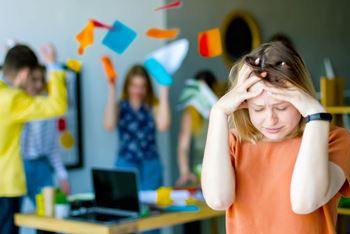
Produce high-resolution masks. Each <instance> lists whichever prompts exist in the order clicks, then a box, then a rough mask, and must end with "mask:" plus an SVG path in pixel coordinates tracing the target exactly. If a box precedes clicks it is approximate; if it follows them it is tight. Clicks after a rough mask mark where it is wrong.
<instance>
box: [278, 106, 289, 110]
mask: <svg viewBox="0 0 350 234" xmlns="http://www.w3.org/2000/svg"><path fill="white" fill-rule="evenodd" d="M287 108H288V107H287V106H285V107H276V110H278V111H285V110H287Z"/></svg>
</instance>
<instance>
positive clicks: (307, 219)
mask: <svg viewBox="0 0 350 234" xmlns="http://www.w3.org/2000/svg"><path fill="white" fill-rule="evenodd" d="M229 141H230V154H231V161H232V166H233V167H234V170H235V175H236V199H235V201H234V203H233V204H232V206H231V207H230V208H229V209H228V210H227V212H226V231H227V234H256V233H267V234H274V233H276V234H277V233H278V234H281V233H283V234H285V233H296V234H313V233H315V234H321V233H327V234H329V233H335V224H336V218H337V205H338V202H339V199H340V196H341V195H343V196H350V186H349V183H350V182H349V181H350V180H349V177H347V181H346V182H345V183H344V185H343V186H342V188H341V189H340V191H339V192H338V193H337V194H336V195H335V196H334V197H333V198H332V199H331V200H330V201H329V202H328V203H327V204H326V205H324V206H323V207H321V208H319V209H317V210H316V211H314V212H312V213H310V214H306V215H299V214H295V213H294V212H293V211H292V209H291V203H290V183H291V178H292V173H293V168H294V164H295V161H296V158H297V155H298V151H299V147H300V144H301V137H298V138H293V139H288V140H285V141H282V142H267V141H259V142H257V143H256V144H253V143H250V142H242V143H239V142H238V141H236V138H235V136H234V134H233V133H230V136H229ZM315 144H317V142H315ZM315 157H317V155H315ZM329 160H330V161H332V162H334V163H336V164H337V165H339V166H340V167H341V168H342V169H343V171H344V173H345V175H347V176H348V175H349V174H350V133H349V132H348V131H347V130H346V129H344V128H334V129H332V130H331V131H330V134H329Z"/></svg>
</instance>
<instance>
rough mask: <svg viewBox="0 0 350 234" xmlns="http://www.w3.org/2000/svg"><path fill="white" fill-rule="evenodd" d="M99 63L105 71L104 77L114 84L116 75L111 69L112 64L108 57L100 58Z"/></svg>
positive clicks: (112, 68)
mask: <svg viewBox="0 0 350 234" xmlns="http://www.w3.org/2000/svg"><path fill="white" fill-rule="evenodd" d="M101 62H102V64H103V69H104V71H105V74H106V77H107V78H108V81H109V82H111V83H112V84H114V83H115V79H116V78H117V73H116V71H115V69H114V67H113V63H112V61H111V59H110V58H109V57H108V56H103V57H101Z"/></svg>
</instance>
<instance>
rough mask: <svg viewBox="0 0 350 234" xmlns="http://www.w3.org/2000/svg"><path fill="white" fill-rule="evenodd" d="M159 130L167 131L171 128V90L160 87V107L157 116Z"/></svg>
mask: <svg viewBox="0 0 350 234" xmlns="http://www.w3.org/2000/svg"><path fill="white" fill-rule="evenodd" d="M156 121H157V128H158V130H159V131H161V132H162V131H166V130H167V129H168V128H169V127H170V121H171V120H170V105H169V88H168V87H163V86H161V87H160V90H159V107H158V113H157V116H156Z"/></svg>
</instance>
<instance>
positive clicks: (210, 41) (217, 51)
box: [198, 28, 222, 57]
mask: <svg viewBox="0 0 350 234" xmlns="http://www.w3.org/2000/svg"><path fill="white" fill-rule="evenodd" d="M198 45H199V53H200V55H201V56H203V57H215V56H219V55H221V54H222V45H221V36H220V31H219V29H218V28H214V29H211V30H209V31H206V32H200V33H199V35H198Z"/></svg>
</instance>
